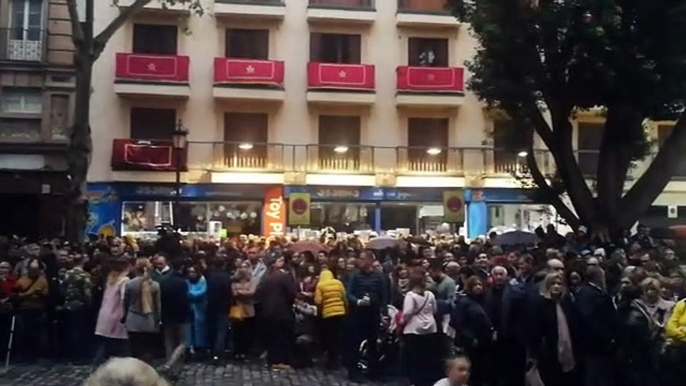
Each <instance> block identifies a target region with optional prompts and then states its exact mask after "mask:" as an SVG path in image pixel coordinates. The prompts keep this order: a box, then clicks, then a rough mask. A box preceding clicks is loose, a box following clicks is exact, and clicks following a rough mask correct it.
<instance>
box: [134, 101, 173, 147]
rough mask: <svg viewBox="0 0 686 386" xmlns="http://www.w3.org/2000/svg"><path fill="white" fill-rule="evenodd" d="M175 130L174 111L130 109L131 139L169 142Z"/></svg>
mask: <svg viewBox="0 0 686 386" xmlns="http://www.w3.org/2000/svg"><path fill="white" fill-rule="evenodd" d="M175 129H176V110H172V109H148V108H140V107H132V108H131V138H132V139H150V140H155V139H156V140H171V139H172V136H173V134H174V130H175Z"/></svg>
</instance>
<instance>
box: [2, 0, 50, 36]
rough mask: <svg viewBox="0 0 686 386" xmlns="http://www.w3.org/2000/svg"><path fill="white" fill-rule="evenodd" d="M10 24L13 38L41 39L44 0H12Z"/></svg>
mask: <svg viewBox="0 0 686 386" xmlns="http://www.w3.org/2000/svg"><path fill="white" fill-rule="evenodd" d="M10 26H11V29H12V39H13V40H30V41H39V40H41V29H42V26H43V1H42V0H12V11H11V20H10Z"/></svg>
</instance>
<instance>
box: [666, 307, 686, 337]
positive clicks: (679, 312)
mask: <svg viewBox="0 0 686 386" xmlns="http://www.w3.org/2000/svg"><path fill="white" fill-rule="evenodd" d="M665 330H666V332H667V338H668V339H671V340H672V341H674V342H678V343H686V300H682V301H680V302H678V303H677V304H676V306H675V307H674V311H673V312H672V317H670V318H669V321H668V322H667V326H666V327H665Z"/></svg>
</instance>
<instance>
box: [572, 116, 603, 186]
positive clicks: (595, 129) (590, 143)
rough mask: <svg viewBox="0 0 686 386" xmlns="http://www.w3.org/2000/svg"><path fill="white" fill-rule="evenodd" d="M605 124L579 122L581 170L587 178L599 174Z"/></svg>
mask: <svg viewBox="0 0 686 386" xmlns="http://www.w3.org/2000/svg"><path fill="white" fill-rule="evenodd" d="M604 127H605V124H604V123H587V122H579V143H578V145H579V146H578V148H579V160H578V161H579V168H581V172H582V173H583V174H584V175H586V176H594V177H595V175H596V174H597V172H598V154H599V151H600V142H601V141H602V138H603V128H604Z"/></svg>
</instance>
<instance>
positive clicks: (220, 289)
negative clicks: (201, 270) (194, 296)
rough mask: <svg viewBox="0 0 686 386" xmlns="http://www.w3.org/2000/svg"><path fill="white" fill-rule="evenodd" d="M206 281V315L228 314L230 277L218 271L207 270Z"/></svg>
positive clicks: (224, 272) (230, 296)
mask: <svg viewBox="0 0 686 386" xmlns="http://www.w3.org/2000/svg"><path fill="white" fill-rule="evenodd" d="M205 280H206V281H207V314H208V315H213V314H221V313H228V312H229V308H230V307H231V299H232V292H231V275H230V274H229V273H228V272H226V271H224V270H220V269H215V270H209V271H207V273H206V275H205Z"/></svg>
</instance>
